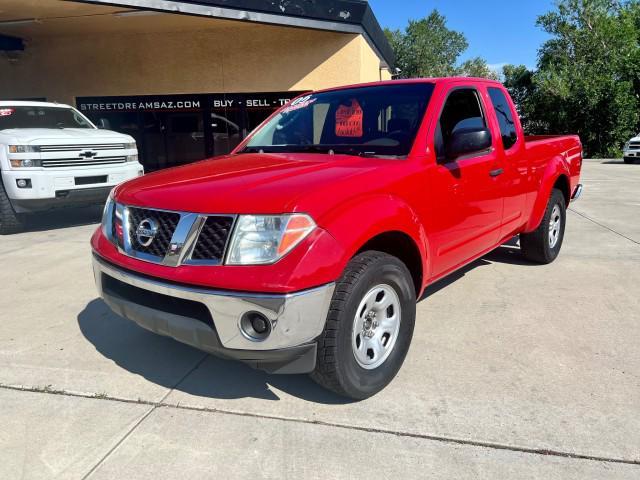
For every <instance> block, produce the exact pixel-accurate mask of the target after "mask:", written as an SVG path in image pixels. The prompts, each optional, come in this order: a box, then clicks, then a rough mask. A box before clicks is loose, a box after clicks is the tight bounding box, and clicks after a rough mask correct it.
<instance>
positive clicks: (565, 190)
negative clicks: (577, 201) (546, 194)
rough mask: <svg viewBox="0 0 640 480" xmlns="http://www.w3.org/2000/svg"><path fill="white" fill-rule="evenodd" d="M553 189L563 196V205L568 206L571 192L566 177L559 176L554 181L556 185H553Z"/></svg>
mask: <svg viewBox="0 0 640 480" xmlns="http://www.w3.org/2000/svg"><path fill="white" fill-rule="evenodd" d="M553 188H557V189H558V190H560V191H561V192H562V195H564V203H565V204H566V205H567V206H569V202H570V201H571V191H570V188H569V179H568V178H567V177H566V175H560V176H559V177H558V179H557V180H556V183H554V184H553Z"/></svg>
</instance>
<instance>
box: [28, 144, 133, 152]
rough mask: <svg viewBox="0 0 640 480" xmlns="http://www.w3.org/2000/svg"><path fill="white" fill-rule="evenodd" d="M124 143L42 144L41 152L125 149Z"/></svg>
mask: <svg viewBox="0 0 640 480" xmlns="http://www.w3.org/2000/svg"><path fill="white" fill-rule="evenodd" d="M125 148H126V145H125V144H124V143H110V144H105V143H98V144H94V145H41V146H40V149H39V150H40V152H42V153H50V152H55V153H57V152H82V151H84V150H124V149H125Z"/></svg>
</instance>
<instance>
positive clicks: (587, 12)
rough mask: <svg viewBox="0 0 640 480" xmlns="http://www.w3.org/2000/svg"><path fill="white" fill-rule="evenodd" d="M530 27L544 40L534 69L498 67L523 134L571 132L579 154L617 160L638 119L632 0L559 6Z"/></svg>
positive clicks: (639, 38)
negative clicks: (575, 136) (546, 37)
mask: <svg viewBox="0 0 640 480" xmlns="http://www.w3.org/2000/svg"><path fill="white" fill-rule="evenodd" d="M538 25H539V26H541V27H542V28H543V30H545V31H546V32H547V33H549V34H551V39H550V40H548V41H547V42H546V43H545V44H544V45H543V46H542V47H541V49H540V51H539V55H538V56H539V61H538V69H537V71H535V72H529V71H528V70H527V69H526V68H525V67H514V66H508V67H505V69H504V81H505V85H506V86H507V88H508V89H509V90H510V92H511V94H512V95H513V97H514V100H515V101H516V103H517V105H518V108H519V110H520V111H521V114H522V116H523V123H524V125H525V128H526V129H527V131H528V132H529V133H577V134H579V135H580V137H581V139H582V142H583V145H584V147H585V151H586V154H587V155H589V156H600V157H604V156H614V155H619V153H620V149H621V146H622V145H623V144H624V142H625V141H626V140H628V139H629V138H630V137H631V136H632V135H633V134H634V133H635V132H637V130H638V128H639V121H640V117H639V108H640V77H639V75H640V8H639V6H638V2H637V1H634V2H631V1H624V0H560V1H559V2H558V5H557V9H556V10H555V11H553V12H549V13H547V14H545V15H542V16H541V17H539V19H538Z"/></svg>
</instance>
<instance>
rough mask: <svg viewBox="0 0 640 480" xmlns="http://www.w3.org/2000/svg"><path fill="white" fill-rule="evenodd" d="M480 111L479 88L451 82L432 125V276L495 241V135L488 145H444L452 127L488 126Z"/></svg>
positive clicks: (498, 206) (498, 214) (498, 212)
mask: <svg viewBox="0 0 640 480" xmlns="http://www.w3.org/2000/svg"><path fill="white" fill-rule="evenodd" d="M486 111H487V110H486V108H485V105H484V101H483V93H482V92H480V91H479V90H478V89H476V88H475V87H471V86H469V87H455V88H452V89H451V90H450V91H449V92H448V94H447V96H446V99H445V101H444V105H443V107H442V110H441V114H440V117H439V121H438V124H437V125H436V131H435V135H434V138H433V147H434V151H435V153H436V165H435V168H432V169H431V172H432V174H431V175H430V181H429V184H430V189H431V192H432V195H431V198H432V199H433V200H434V203H436V205H434V206H435V207H436V210H435V211H432V212H430V213H431V214H430V215H429V218H430V219H431V225H430V228H429V232H430V241H431V245H432V251H433V253H432V254H433V255H434V257H433V261H432V268H433V276H434V277H438V276H442V275H444V274H446V273H448V272H450V271H452V270H454V269H456V268H457V267H459V266H461V265H462V264H464V263H466V262H468V261H469V260H471V259H472V258H474V257H477V256H478V255H480V254H482V253H483V252H485V251H487V250H488V249H490V248H491V247H493V246H495V245H496V243H497V242H498V241H499V238H498V237H499V235H500V227H501V223H502V212H503V198H502V192H501V190H500V188H499V184H498V183H497V178H498V177H499V175H500V164H499V161H500V160H499V157H498V155H497V153H496V150H495V148H494V147H493V145H494V144H495V141H496V139H495V138H493V139H492V145H491V146H490V147H489V148H485V149H483V150H480V151H472V152H468V153H466V154H464V155H463V156H459V157H452V156H451V155H450V152H448V151H447V150H448V147H449V146H450V145H451V140H452V138H453V135H454V134H455V133H456V132H457V131H460V130H462V129H467V130H469V129H483V128H485V129H488V128H490V127H489V125H488V121H487V116H486Z"/></svg>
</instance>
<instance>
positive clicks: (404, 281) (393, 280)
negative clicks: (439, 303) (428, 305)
mask: <svg viewBox="0 0 640 480" xmlns="http://www.w3.org/2000/svg"><path fill="white" fill-rule="evenodd" d="M380 285H384V286H388V287H391V288H392V289H393V291H394V292H395V293H396V295H397V299H398V300H399V305H400V326H399V330H398V334H397V335H396V339H395V343H394V345H393V346H392V347H391V348H390V353H389V354H388V357H386V360H383V363H382V364H381V365H379V366H377V367H376V368H374V369H365V368H363V367H362V366H360V364H359V363H358V361H356V357H355V354H354V351H353V349H352V335H353V332H354V330H353V329H354V319H355V317H356V314H357V309H358V307H359V306H360V302H361V301H362V300H363V299H364V298H365V296H366V295H367V293H368V292H370V291H371V289H372V288H374V287H377V286H380ZM415 317H416V291H415V286H414V283H413V280H412V278H411V274H410V273H409V270H408V269H407V267H406V265H405V264H404V263H403V262H401V261H400V260H399V259H397V258H396V257H393V256H391V255H388V254H386V253H382V252H376V251H368V252H364V253H362V254H359V255H357V256H356V257H354V258H353V259H352V260H351V262H349V264H348V265H347V268H346V269H345V271H344V273H343V275H342V277H341V279H340V280H339V281H338V283H337V285H336V289H335V292H334V294H333V299H332V301H331V308H330V310H329V315H328V317H327V323H326V325H325V329H324V332H323V333H322V335H321V336H320V338H319V340H318V357H317V363H316V369H315V371H314V372H313V373H312V374H311V378H313V379H314V380H315V381H316V382H317V383H319V384H320V385H322V386H323V387H325V388H327V389H329V390H332V391H333V392H335V393H337V394H339V395H342V396H345V397H348V398H352V399H355V400H363V399H365V398H369V397H371V396H373V395H375V394H376V393H378V392H379V391H380V390H382V389H383V388H385V387H386V386H387V385H388V384H389V383H390V382H391V381H392V380H393V379H394V378H395V376H396V375H397V373H398V371H399V370H400V367H401V366H402V364H403V362H404V359H405V357H406V355H407V352H408V351H409V345H410V344H411V339H412V337H413V328H414V325H415ZM374 328H375V327H374Z"/></svg>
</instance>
